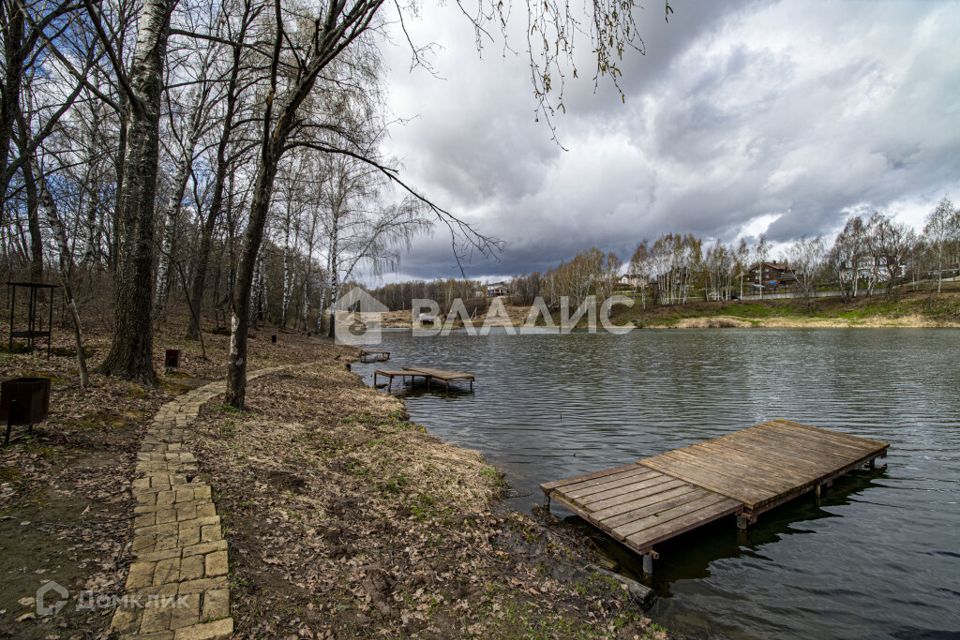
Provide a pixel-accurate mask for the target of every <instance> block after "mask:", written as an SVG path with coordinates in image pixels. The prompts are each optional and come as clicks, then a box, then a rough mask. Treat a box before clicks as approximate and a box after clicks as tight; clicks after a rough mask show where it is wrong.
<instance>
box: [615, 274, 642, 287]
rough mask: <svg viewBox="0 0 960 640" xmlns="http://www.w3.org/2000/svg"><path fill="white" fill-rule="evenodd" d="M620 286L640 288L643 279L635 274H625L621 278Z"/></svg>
mask: <svg viewBox="0 0 960 640" xmlns="http://www.w3.org/2000/svg"><path fill="white" fill-rule="evenodd" d="M620 284H622V285H626V286H628V287H639V286H640V285H642V284H643V278H642V277H641V276H639V275H637V274H635V273H625V274H623V275H622V276H620Z"/></svg>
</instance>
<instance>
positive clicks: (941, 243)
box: [923, 197, 954, 293]
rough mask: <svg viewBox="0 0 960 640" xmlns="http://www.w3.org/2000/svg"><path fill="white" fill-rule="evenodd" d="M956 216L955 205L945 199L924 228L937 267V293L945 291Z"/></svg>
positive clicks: (932, 212) (929, 217)
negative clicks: (951, 235) (947, 264)
mask: <svg viewBox="0 0 960 640" xmlns="http://www.w3.org/2000/svg"><path fill="white" fill-rule="evenodd" d="M953 215H954V210H953V203H952V202H950V199H949V198H947V197H944V198H943V199H942V200H941V201H940V202H939V203H937V206H936V207H935V208H934V210H933V211H931V212H930V215H928V216H927V223H926V225H925V226H924V227H923V235H924V238H925V239H926V241H927V245H928V246H929V247H930V251H931V253H932V254H933V259H934V262H935V264H936V265H937V269H936V270H937V293H941V292H942V291H943V271H944V263H945V261H946V258H947V251H948V244H949V242H950V227H951V218H952V216H953Z"/></svg>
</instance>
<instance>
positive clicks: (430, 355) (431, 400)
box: [356, 329, 960, 639]
mask: <svg viewBox="0 0 960 640" xmlns="http://www.w3.org/2000/svg"><path fill="white" fill-rule="evenodd" d="M383 348H384V349H388V350H390V351H391V352H392V354H393V355H392V358H391V363H390V367H391V368H395V367H396V366H413V365H416V364H421V365H424V366H434V367H442V368H448V369H462V370H466V371H472V372H475V373H476V374H477V384H476V392H475V393H474V394H473V395H469V394H450V395H446V396H445V395H438V394H429V393H424V392H416V393H412V394H409V395H407V396H406V400H407V407H408V410H409V412H410V414H411V418H412V419H413V420H415V421H417V422H420V423H422V424H424V425H426V426H427V427H428V428H429V429H430V430H431V432H433V433H434V434H436V435H438V436H440V437H441V438H443V439H445V440H449V441H451V442H455V443H457V444H460V445H463V446H466V447H470V448H474V449H478V450H480V451H482V452H483V453H484V454H485V455H486V457H487V458H488V459H489V460H490V461H492V462H493V463H495V464H497V465H498V466H499V467H500V468H501V469H502V470H503V471H504V472H505V473H506V474H507V478H508V480H509V482H510V484H511V486H512V487H513V489H514V490H515V492H516V495H515V496H514V497H513V498H511V504H512V506H514V507H516V508H518V509H523V510H528V509H529V508H530V507H532V506H533V505H534V504H539V503H542V500H543V498H542V495H541V493H540V491H539V490H538V488H537V485H538V484H539V483H541V482H546V481H549V480H556V479H559V478H563V477H567V476H570V475H575V474H579V473H586V472H590V471H596V470H599V469H603V468H605V467H609V466H614V465H620V464H625V463H628V462H631V461H633V460H635V459H636V458H639V457H643V456H650V455H654V454H658V453H661V452H663V451H666V450H668V449H673V448H676V447H680V446H684V445H688V444H693V443H695V442H698V441H701V440H704V439H707V438H712V437H716V436H719V435H722V434H724V433H729V432H731V431H734V430H736V429H739V428H742V427H747V426H750V425H752V424H754V423H757V422H760V421H763V420H766V419H769V418H775V417H783V418H790V419H793V420H797V421H801V422H806V423H809V424H813V425H816V426H822V427H828V428H835V429H839V430H842V431H847V432H850V433H853V434H856V435H862V436H865V437H868V438H875V439H879V440H885V441H887V442H889V443H890V444H891V448H890V454H889V456H888V457H887V458H886V460H885V461H884V462H886V468H885V469H878V470H874V471H869V472H868V471H860V472H856V473H854V474H852V475H851V476H848V477H846V478H844V479H842V480H840V481H838V482H836V483H835V484H834V487H833V488H832V489H831V490H830V491H829V492H828V493H827V494H826V496H825V497H824V499H823V500H822V501H821V502H820V503H819V504H817V502H816V500H815V499H814V498H813V497H807V498H804V499H801V500H799V501H795V502H793V503H791V504H788V505H786V506H784V507H781V508H779V509H777V510H774V511H770V512H768V513H766V514H763V515H762V516H761V517H760V521H759V522H758V524H757V525H756V526H754V527H752V528H751V529H750V530H749V531H747V532H746V533H743V532H737V531H736V528H735V526H734V525H733V523H732V522H720V523H717V524H716V525H713V526H711V527H709V528H708V529H705V530H701V531H699V532H696V533H693V534H690V535H687V536H684V537H682V538H680V539H678V540H677V541H676V542H674V543H673V544H668V545H661V546H660V547H658V550H659V551H660V553H661V560H660V561H658V562H657V564H656V571H655V574H654V576H653V578H652V581H648V584H650V585H651V586H652V587H654V588H655V589H656V592H657V597H656V598H655V600H654V603H653V605H652V609H651V615H652V617H653V618H654V619H655V620H656V621H658V622H661V623H662V624H664V625H665V626H667V627H669V628H672V629H674V630H676V631H679V632H681V633H685V634H687V635H689V636H691V637H718V638H724V637H726V638H773V637H776V638H898V639H899V638H903V639H906V638H960V331H956V330H916V329H914V330H910V329H906V330H894V329H891V330H885V329H870V330H836V331H834V330H809V331H808V330H763V329H748V330H734V329H720V330H648V331H634V332H632V333H630V334H628V335H623V336H615V335H609V334H587V333H574V334H570V335H564V336H561V335H555V334H543V335H523V336H515V335H505V334H493V335H489V336H486V337H471V336H467V335H451V336H448V337H433V338H429V337H414V336H412V335H410V334H409V333H408V332H401V333H387V334H386V335H385V336H384V346H383ZM380 366H383V365H380ZM373 368H375V365H363V366H359V367H357V368H356V370H357V371H358V372H360V373H362V374H364V375H367V376H368V379H369V373H370V372H372V370H373ZM555 511H556V512H558V513H562V511H560V510H558V509H556V508H555ZM585 529H586V528H585ZM606 548H608V549H609V550H610V553H611V555H612V556H614V557H615V558H616V559H617V560H618V561H619V562H621V563H622V564H623V570H624V571H625V572H627V573H630V572H632V571H634V570H635V569H636V566H637V565H636V559H635V558H633V557H632V556H631V554H629V553H624V552H623V551H622V549H621V548H620V547H618V546H617V545H615V544H612V543H610V544H608V545H606Z"/></svg>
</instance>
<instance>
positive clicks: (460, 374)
mask: <svg viewBox="0 0 960 640" xmlns="http://www.w3.org/2000/svg"><path fill="white" fill-rule="evenodd" d="M403 369H404V371H416V372H418V373H420V374H422V375H425V376H428V377H429V378H432V379H434V380H440V381H442V382H448V381H450V380H473V379H474V376H473V374H472V373H467V372H466V371H448V370H446V369H432V368H430V367H404V368H403Z"/></svg>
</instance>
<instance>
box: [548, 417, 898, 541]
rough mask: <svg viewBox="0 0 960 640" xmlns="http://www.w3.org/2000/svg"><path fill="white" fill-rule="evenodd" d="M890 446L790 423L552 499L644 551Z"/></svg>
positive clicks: (660, 459)
mask: <svg viewBox="0 0 960 640" xmlns="http://www.w3.org/2000/svg"><path fill="white" fill-rule="evenodd" d="M888 446H889V445H887V444H886V443H884V442H879V441H876V440H869V439H866V438H859V437H856V436H851V435H848V434H844V433H838V432H835V431H828V430H826V429H819V428H817V427H811V426H809V425H804V424H800V423H797V422H791V421H789V420H772V421H770V422H765V423H763V424H759V425H756V426H754V427H750V428H747V429H742V430H740V431H736V432H734V433H731V434H728V435H725V436H721V437H719V438H714V439H712V440H708V441H706V442H701V443H698V444H695V445H691V446H689V447H683V448H680V449H674V450H672V451H667V452H665V453H663V454H660V455H657V456H653V457H650V458H644V459H641V460H638V461H636V462H635V463H633V464H629V465H624V466H620V467H614V468H612V469H606V470H603V471H598V472H595V473H591V474H586V475H582V476H577V477H574V478H568V479H565V480H559V481H556V482H549V483H545V484H543V485H541V489H542V490H543V491H544V493H545V494H546V495H547V497H548V498H549V499H552V500H557V501H558V502H560V503H562V504H564V505H566V506H567V507H569V508H570V509H571V510H572V511H573V512H574V513H576V514H578V515H579V516H581V517H582V518H584V519H585V520H587V521H588V522H590V523H591V524H593V525H594V526H596V527H598V528H599V529H601V530H602V531H604V532H605V533H607V534H608V535H610V536H612V537H613V538H615V539H617V540H619V541H621V542H623V543H624V544H625V545H627V546H628V547H630V548H632V549H633V550H635V551H637V552H640V553H647V552H649V551H650V550H651V549H652V547H653V545H655V544H658V543H660V542H663V541H664V540H667V539H669V538H673V537H675V536H678V535H680V534H681V533H684V532H686V531H690V530H691V529H695V528H697V527H700V526H703V525H705V524H707V523H709V522H712V521H714V520H717V519H718V518H722V517H725V516H728V515H731V514H735V513H736V514H743V515H744V517H745V520H744V522H749V521H751V520H752V519H755V517H756V515H757V514H758V513H761V512H763V511H766V510H767V509H771V508H773V507H775V506H777V505H779V504H782V503H783V502H786V501H788V500H790V499H792V498H795V497H797V496H798V495H800V494H802V493H805V492H807V491H810V490H812V489H815V488H817V487H818V486H820V485H824V484H829V483H830V482H831V481H832V480H833V479H834V478H836V477H837V476H839V475H842V474H844V473H847V472H848V471H850V470H852V469H855V468H857V467H858V466H860V465H862V464H864V463H866V462H870V461H872V460H873V459H874V458H876V457H878V456H883V455H886V451H887V448H888Z"/></svg>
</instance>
